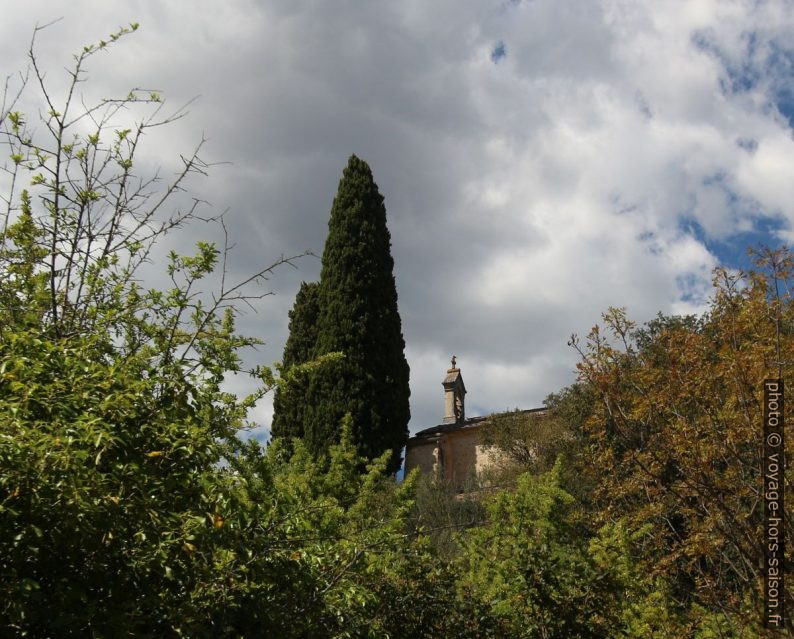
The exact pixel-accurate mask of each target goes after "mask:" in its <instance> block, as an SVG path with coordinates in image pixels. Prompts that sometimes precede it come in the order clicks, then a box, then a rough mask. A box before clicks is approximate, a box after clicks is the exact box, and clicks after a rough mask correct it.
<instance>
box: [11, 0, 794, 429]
mask: <svg viewBox="0 0 794 639" xmlns="http://www.w3.org/2000/svg"><path fill="white" fill-rule="evenodd" d="M59 11H60V12H63V17H64V19H63V20H62V21H61V22H60V23H58V24H56V25H54V26H53V27H51V28H49V29H48V30H46V31H45V32H43V33H41V34H40V51H41V55H42V59H43V61H45V62H46V63H47V64H48V65H49V66H48V68H50V69H51V73H52V79H53V80H57V75H58V73H59V72H60V68H61V67H62V66H63V65H64V64H65V63H66V61H67V60H68V56H69V54H70V53H71V52H72V51H75V50H77V49H78V48H79V47H80V46H81V45H82V44H84V43H85V42H88V41H95V40H98V39H99V38H100V37H102V36H103V35H105V34H106V33H108V32H110V31H112V30H113V29H114V28H115V27H116V26H117V25H118V24H123V23H126V22H130V21H133V20H135V21H139V22H140V23H141V25H142V26H141V29H140V31H139V32H138V33H136V34H135V35H134V36H132V37H130V38H129V39H128V40H127V41H125V42H123V43H120V44H119V45H118V46H117V47H115V48H114V50H112V51H110V52H108V53H107V55H105V54H104V53H103V54H101V55H100V56H96V58H95V59H94V60H92V62H91V64H90V66H89V71H90V72H91V75H92V77H93V83H91V84H86V85H84V90H85V91H86V92H87V93H90V94H91V95H95V96H96V95H103V96H105V95H109V94H112V93H119V94H124V93H126V91H127V90H128V89H129V88H130V87H131V86H143V87H147V88H156V89H159V90H162V91H163V92H164V94H165V95H166V97H167V100H168V103H169V104H171V105H174V106H177V105H179V104H182V103H184V102H186V101H188V100H190V99H191V98H193V97H194V96H200V98H199V99H198V100H197V101H196V102H195V103H193V104H192V105H191V107H190V111H191V113H190V115H189V116H188V117H187V118H185V119H184V120H181V121H180V122H179V123H178V124H176V125H174V126H173V127H171V128H169V129H164V130H162V131H158V132H157V134H153V135H152V136H151V138H150V139H148V140H147V143H148V146H147V149H148V150H147V151H146V152H145V153H144V155H143V156H142V158H141V160H142V163H141V168H142V169H146V168H147V167H149V170H152V169H154V167H156V166H161V167H162V169H163V172H164V175H167V174H168V173H169V172H171V171H173V170H174V169H175V168H176V166H177V164H176V163H175V161H176V160H178V153H180V152H185V151H187V150H189V149H190V148H191V147H192V145H193V144H194V143H195V142H196V141H197V140H198V139H199V138H200V137H201V136H202V134H205V135H206V136H207V137H208V142H207V144H206V146H205V148H204V157H205V159H207V160H208V161H210V162H229V164H221V165H218V166H215V167H214V168H213V169H212V171H211V174H210V177H209V178H208V179H206V180H203V181H198V182H195V183H194V184H193V186H192V192H193V193H195V194H196V195H197V196H198V197H201V198H203V199H206V200H208V201H209V202H210V203H211V204H212V206H213V207H214V208H215V210H216V211H221V210H224V209H225V208H227V207H228V208H229V213H228V215H227V224H228V228H229V231H230V235H231V237H232V239H233V241H234V242H235V244H236V247H235V250H234V252H233V255H232V257H233V262H232V264H231V272H232V276H239V277H243V276H244V274H246V273H249V272H250V271H252V270H254V269H256V268H259V267H262V266H265V265H267V264H269V263H270V262H272V261H273V260H274V259H276V258H277V257H278V256H279V255H282V254H286V255H292V254H296V253H300V252H302V251H304V250H307V249H310V250H314V251H315V252H316V253H317V254H320V253H321V252H322V246H323V242H324V240H325V234H326V230H327V220H328V213H329V210H330V206H331V202H332V200H333V197H334V194H335V190H336V185H337V183H338V180H339V177H340V175H341V171H342V168H343V167H344V165H345V163H346V160H347V157H348V156H349V155H350V154H351V153H356V154H357V155H359V156H360V157H362V158H364V159H365V160H367V161H368V162H369V163H370V165H371V166H372V169H373V172H374V174H375V179H376V181H377V182H378V184H379V186H380V189H381V192H382V193H383V194H384V195H385V198H386V206H387V210H388V215H389V226H390V229H391V233H392V243H393V247H392V251H393V255H394V258H395V265H396V266H395V274H396V279H397V285H398V290H399V296H400V309H401V313H402V317H403V322H404V332H405V336H406V342H407V348H408V351H407V352H408V356H409V361H410V364H411V370H412V374H411V384H412V411H413V416H414V417H413V420H412V428H413V429H418V428H420V427H422V426H424V425H426V424H428V423H429V422H434V421H435V420H437V418H438V417H439V416H440V413H441V408H442V407H441V385H440V382H441V379H442V378H443V375H444V371H445V369H446V366H447V363H448V360H449V357H450V356H451V355H452V354H453V353H455V354H456V355H458V357H459V362H460V364H461V366H462V367H463V373H464V376H465V378H466V384H467V387H468V390H469V395H468V402H469V410H468V412H469V413H470V414H474V413H475V412H488V411H491V410H498V409H502V408H507V407H514V406H535V405H538V404H539V402H540V401H541V400H542V398H543V397H544V396H545V395H546V394H547V393H549V392H551V391H554V390H557V389H558V388H559V387H560V386H562V385H564V384H567V383H570V382H571V381H573V379H574V372H573V369H574V364H575V357H574V353H573V352H572V351H571V349H570V348H568V347H567V346H566V340H567V338H568V337H569V335H570V333H572V332H577V333H585V332H587V330H588V329H589V327H590V326H591V325H592V324H593V323H595V322H597V321H598V319H599V314H600V312H601V311H603V310H605V309H606V308H607V307H608V306H610V305H625V306H628V308H629V313H630V314H631V315H632V316H634V317H636V318H638V319H646V318H649V317H652V316H653V315H654V314H655V313H656V312H657V311H659V310H661V311H663V312H688V311H692V310H697V309H698V308H700V307H701V306H702V304H703V301H704V299H705V297H706V296H707V295H708V293H709V290H710V289H709V286H710V284H709V282H710V279H709V272H710V269H711V268H712V267H713V266H714V264H715V258H714V256H713V254H712V252H711V251H710V249H709V245H708V242H709V240H711V239H715V238H716V239H721V240H724V239H726V238H730V237H733V236H735V235H736V234H737V233H740V232H743V231H747V229H748V228H752V227H753V226H754V225H755V224H756V223H757V222H758V220H764V219H775V220H778V222H780V221H781V220H782V222H781V223H780V224H781V225H782V230H780V231H779V233H780V234H781V236H782V237H784V238H785V237H788V233H789V232H790V231H789V229H790V228H791V220H792V219H794V191H793V190H792V189H794V181H792V180H791V175H792V172H793V171H794V159H792V158H794V153H792V151H794V148H792V147H793V146H794V142H792V136H791V128H790V127H791V125H790V121H789V117H788V116H787V113H788V110H790V107H789V102H790V100H789V98H788V97H787V96H790V95H794V90H792V81H791V77H790V73H789V69H790V60H791V56H790V55H789V54H787V53H786V52H785V51H784V48H782V47H781V44H780V43H784V42H791V41H792V36H794V18H792V11H791V5H790V4H789V3H786V2H783V1H780V2H766V3H754V2H749V1H748V2H738V3H737V2H717V1H709V2H699V3H690V4H688V5H686V6H683V5H665V4H660V3H650V2H648V3H629V4H627V3H621V2H612V1H609V2H603V3H590V4H587V5H583V4H582V3H579V2H576V3H574V2H555V1H553V0H536V1H534V2H524V3H519V2H507V3H505V2H499V1H495V2H493V3H490V4H489V3H480V2H458V1H457V0H447V1H441V2H433V3H427V2H419V1H418V0H414V1H409V2H401V3H390V4H382V3H361V2H333V3H328V2H325V3H323V2H310V1H306V2H295V1H294V0H290V1H284V2H255V1H253V0H232V1H230V2H224V3H215V2H209V1H198V2H182V1H175V2H169V3H144V2H132V3H127V4H125V5H123V6H122V7H118V6H111V3H105V2H100V1H99V0H78V1H75V2H72V3H70V4H69V6H68V9H60V10H59ZM59 15H60V14H59V13H53V8H52V4H51V3H47V2H44V1H43V0H34V1H31V2H27V3H25V5H24V6H21V7H19V8H18V9H17V10H16V11H14V12H13V14H9V15H7V16H6V17H5V19H4V21H3V24H2V25H1V26H0V36H2V38H1V39H0V42H1V43H2V44H0V51H1V52H2V59H3V60H4V65H5V70H6V71H7V72H11V71H13V70H14V69H17V68H20V67H21V66H23V65H24V63H25V60H24V53H25V50H26V47H27V44H28V41H29V33H30V30H31V28H32V26H33V24H34V23H35V22H36V21H39V22H46V21H49V20H51V19H53V18H56V17H58V16H59ZM748 33H752V34H753V35H752V38H750V39H748V38H749V36H748V35H747V34H748ZM775 60H777V61H778V62H775ZM495 61H498V64H494V62H495ZM786 65H788V66H786ZM742 69H745V70H750V71H751V72H752V75H751V76H748V77H751V80H752V81H747V82H744V83H743V84H741V86H738V89H740V90H731V91H726V90H725V82H726V81H730V80H731V78H732V77H739V75H740V71H741V70H742ZM736 70H739V71H736ZM748 73H749V71H748ZM739 141H741V142H739ZM715 176H719V179H716V178H715ZM695 227H697V228H698V229H699V231H698V232H697V233H695V232H694V231H693V230H692V229H693V228H695ZM207 235H210V236H211V237H216V238H217V237H218V234H217V230H213V229H211V228H208V227H204V226H201V225H199V226H197V227H194V228H192V229H190V230H189V231H188V233H187V234H186V235H185V236H183V237H182V238H180V239H179V240H178V241H177V247H178V248H180V249H187V248H189V246H190V245H191V244H192V243H193V242H194V241H195V240H196V239H197V238H199V237H203V236H207ZM773 239H774V238H770V241H772V240H773ZM156 266H157V265H155V267H156ZM297 266H298V269H297V270H294V269H291V268H288V267H287V268H282V269H280V270H279V271H278V272H276V273H275V274H274V276H273V278H272V279H271V280H270V281H269V282H268V283H267V284H266V286H267V288H264V289H262V290H273V291H274V293H275V295H274V296H273V297H269V298H267V299H265V300H264V301H263V302H262V303H261V304H260V305H259V313H257V314H251V313H249V314H247V315H246V316H245V317H244V318H243V320H242V326H243V328H244V329H245V330H247V331H249V332H251V333H254V334H256V335H258V336H260V337H262V338H263V339H264V340H265V341H266V342H267V344H266V346H265V347H263V348H262V349H260V350H259V351H258V352H256V353H253V354H251V355H250V356H249V361H250V362H251V363H254V362H256V361H263V362H265V363H269V362H272V361H274V360H277V359H278V358H279V357H280V354H281V349H282V347H283V343H284V340H285V339H286V326H287V311H288V310H289V308H290V307H291V305H292V300H293V296H294V294H295V292H296V291H297V288H298V285H299V283H300V281H301V280H311V279H316V278H317V277H318V275H319V266H320V265H319V261H318V260H317V259H314V258H304V259H302V260H300V261H299V262H298V264H297ZM152 273H153V274H152V277H153V278H154V279H156V275H155V273H156V268H154V269H153V271H152ZM230 385H231V387H233V388H235V389H240V390H242V389H245V388H246V387H247V386H246V382H245V380H232V381H230ZM269 415H270V406H269V404H268V402H267V401H266V402H263V404H262V406H261V407H260V408H259V409H258V410H257V411H256V414H255V415H254V417H255V419H257V420H258V421H259V422H260V423H261V424H263V425H264V426H267V424H268V423H269Z"/></svg>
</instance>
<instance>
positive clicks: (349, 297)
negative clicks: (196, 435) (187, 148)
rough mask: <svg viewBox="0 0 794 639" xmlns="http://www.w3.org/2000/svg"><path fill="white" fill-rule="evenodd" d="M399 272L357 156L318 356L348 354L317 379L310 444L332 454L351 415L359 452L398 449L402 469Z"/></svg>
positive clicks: (307, 412)
mask: <svg viewBox="0 0 794 639" xmlns="http://www.w3.org/2000/svg"><path fill="white" fill-rule="evenodd" d="M393 270H394V260H393V259H392V256H391V235H390V234H389V229H388V228H387V227H386V207H385V206H384V204H383V196H382V195H381V194H380V192H379V191H378V187H377V185H376V184H375V181H374V180H373V178H372V172H371V171H370V168H369V166H368V165H367V163H366V162H364V161H363V160H360V159H359V158H357V157H356V156H355V155H352V156H350V160H349V161H348V164H347V168H345V170H344V172H343V175H342V179H341V180H340V182H339V189H338V191H337V194H336V198H335V199H334V202H333V206H332V208H331V218H330V221H329V223H328V239H327V240H326V243H325V250H324V251H323V259H322V272H321V276H320V286H319V291H318V304H319V313H318V317H317V340H316V344H315V348H314V351H313V354H314V356H315V357H317V356H320V355H324V354H326V353H330V352H335V351H341V352H343V353H344V359H342V360H341V361H338V362H336V363H333V364H331V365H328V366H324V367H322V368H321V369H320V370H319V371H318V373H317V374H316V375H314V376H312V377H311V380H310V382H309V389H308V393H307V395H306V404H305V405H304V424H305V439H306V442H307V443H308V445H309V447H310V448H311V449H313V450H314V451H315V452H321V451H323V450H325V449H327V447H328V446H329V445H330V444H331V443H332V442H334V441H336V440H337V439H338V435H339V429H340V422H341V419H342V417H343V416H344V415H345V413H348V412H349V413H351V414H352V416H353V430H354V432H353V436H354V439H355V441H356V443H357V445H358V447H359V451H360V452H361V453H362V454H363V455H364V456H366V457H368V458H370V459H371V458H374V457H377V456H379V455H381V454H382V453H383V452H384V451H386V450H391V451H392V457H391V461H390V471H392V472H395V471H396V470H397V469H398V468H399V466H400V451H401V450H402V448H403V446H404V445H405V442H406V440H407V438H408V420H409V419H410V407H409V402H408V400H409V396H410V389H409V386H408V376H409V370H408V362H407V361H406V359H405V353H404V351H405V341H404V339H403V335H402V324H401V321H400V315H399V312H398V310H397V289H396V286H395V282H394V275H393Z"/></svg>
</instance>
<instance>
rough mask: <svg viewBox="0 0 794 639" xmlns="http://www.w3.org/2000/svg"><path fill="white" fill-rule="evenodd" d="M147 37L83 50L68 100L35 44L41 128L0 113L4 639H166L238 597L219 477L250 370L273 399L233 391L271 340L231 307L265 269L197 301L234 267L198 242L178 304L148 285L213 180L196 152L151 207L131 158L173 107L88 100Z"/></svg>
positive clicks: (180, 278) (0, 595)
mask: <svg viewBox="0 0 794 639" xmlns="http://www.w3.org/2000/svg"><path fill="white" fill-rule="evenodd" d="M136 29H137V25H135V24H133V25H131V26H130V27H129V28H123V29H121V30H119V31H117V32H115V33H113V34H111V35H110V37H109V38H108V39H107V40H103V41H100V42H99V43H98V44H96V45H89V46H86V47H84V48H83V50H82V51H81V52H80V53H78V55H76V56H75V63H74V66H73V67H72V68H71V69H70V70H69V72H68V76H67V77H68V80H69V82H70V84H69V85H68V87H67V91H66V94H65V96H66V97H65V98H64V99H63V100H62V101H61V102H57V100H56V94H55V93H54V92H53V91H52V89H51V87H49V86H48V84H47V81H46V78H47V75H46V73H45V72H44V71H43V70H42V69H41V68H40V66H39V61H38V59H37V57H36V53H35V50H34V46H33V44H31V49H30V52H29V53H30V60H31V70H30V74H29V75H28V76H23V77H27V78H28V79H29V80H30V82H29V83H27V82H23V86H22V87H20V95H21V94H22V93H24V92H25V91H36V90H37V91H38V94H39V97H40V99H41V101H42V103H43V107H42V108H41V109H40V112H41V113H42V116H41V118H42V120H43V121H42V122H41V123H39V126H35V125H34V124H32V123H31V122H30V121H29V119H28V118H27V116H26V115H25V114H24V113H21V112H19V111H16V110H14V109H15V103H16V101H15V99H14V98H13V97H9V96H8V95H7V96H6V98H8V99H6V100H3V101H2V104H3V107H2V110H0V144H2V145H3V148H4V149H5V150H6V152H7V153H8V155H7V158H8V159H7V162H6V163H5V165H4V166H3V168H4V169H5V171H6V172H7V174H8V175H9V176H10V180H9V182H7V184H8V186H9V188H8V191H7V192H5V193H4V194H3V200H4V203H5V205H6V206H5V211H4V212H3V213H4V215H3V219H2V224H1V225H0V628H2V632H0V634H3V635H9V636H118V635H119V634H120V633H127V634H130V635H136V636H163V635H173V634H175V633H177V632H179V630H180V628H181V627H182V624H183V618H182V617H180V611H183V610H185V608H186V605H187V602H189V601H190V600H191V599H192V597H194V596H195V593H198V592H204V591H207V590H211V591H212V592H215V593H217V596H216V598H215V600H214V604H215V605H216V606H219V605H220V603H219V602H221V601H223V595H224V592H226V591H224V590H223V588H224V587H226V588H227V591H228V590H229V588H228V586H229V584H228V583H225V584H224V583H223V582H222V581H220V580H222V579H223V576H222V575H223V574H224V573H222V572H219V571H217V570H216V567H217V566H216V564H217V561H216V558H217V557H218V556H221V555H223V556H228V553H226V554H225V555H224V553H222V552H221V549H222V546H219V540H220V539H222V531H223V530H224V520H225V515H224V513H225V511H224V508H225V501H224V491H223V488H224V485H225V481H227V477H226V474H225V471H224V470H223V468H222V467H221V466H220V462H221V461H222V459H223V458H224V457H227V455H228V454H229V451H233V450H234V449H233V447H232V443H233V442H235V440H236V433H237V431H238V430H239V429H240V428H241V427H243V426H245V425H246V422H245V415H246V413H247V410H248V409H250V408H251V406H253V404H254V402H255V401H256V400H257V399H258V398H259V397H261V396H262V394H263V393H264V392H265V391H266V390H267V388H268V387H269V386H271V385H272V379H271V378H270V376H269V375H268V374H267V371H264V370H261V371H255V374H256V375H257V376H259V377H261V378H262V381H263V384H262V385H261V387H260V389H259V390H257V391H256V392H255V393H254V394H252V395H251V396H249V397H246V398H243V399H238V398H237V397H235V396H233V395H230V394H229V393H225V392H223V391H222V390H221V384H222V382H223V381H224V378H225V376H226V375H228V374H230V373H237V372H240V359H239V356H238V351H239V350H240V349H241V348H243V347H246V346H251V345H253V344H256V343H258V340H256V339H253V338H248V337H245V336H241V335H239V334H237V333H236V331H235V327H234V318H235V311H234V304H235V302H238V301H241V300H243V299H247V296H246V295H245V293H244V292H243V291H244V285H245V284H246V283H250V282H252V281H254V280H256V279H257V276H260V275H264V274H265V273H266V272H268V271H270V270H271V268H272V267H268V268H266V269H263V270H262V271H260V272H259V273H258V274H255V275H254V276H253V277H252V278H250V279H248V280H246V281H245V282H241V283H239V284H230V283H229V282H228V281H227V280H226V278H223V279H224V282H223V283H222V284H221V287H220V289H219V290H216V291H215V294H214V296H212V297H210V298H209V299H207V298H203V297H202V296H200V295H198V291H199V287H200V286H201V282H202V280H204V279H205V278H206V277H207V276H208V275H209V274H210V273H211V272H212V271H213V269H214V268H215V267H216V266H217V265H218V264H219V262H220V261H222V260H224V259H225V257H226V253H225V252H224V251H220V250H218V249H217V248H216V247H215V246H214V245H213V244H209V243H206V242H199V243H198V247H197V251H196V254H195V255H192V256H190V255H188V256H184V255H178V254H176V253H174V252H172V253H170V255H169V256H168V260H167V265H166V273H164V275H165V276H166V278H168V279H170V281H171V287H170V288H169V289H167V290H164V291H163V290H157V289H146V288H143V287H142V286H141V285H140V284H139V282H138V280H139V279H140V275H139V272H138V270H139V266H140V265H141V264H142V263H144V262H145V261H147V259H148V258H149V256H150V255H151V251H152V249H153V247H154V245H155V244H156V243H157V242H158V241H161V240H163V238H164V236H165V235H166V234H167V233H168V232H169V231H172V230H175V229H177V228H179V227H180V226H182V225H183V224H185V223H187V222H189V221H190V220H191V219H193V218H195V217H196V214H195V210H196V209H195V206H197V203H193V204H188V207H187V208H186V209H180V208H178V207H175V208H174V210H168V209H167V208H166V207H170V206H171V205H172V204H171V203H172V201H173V199H172V196H173V195H174V194H175V193H178V192H180V191H181V190H182V189H184V188H186V187H187V186H188V184H187V178H188V177H189V176H191V175H194V174H196V173H201V172H203V171H204V170H205V168H206V167H205V165H204V164H203V163H202V161H201V160H200V158H199V155H198V150H196V151H195V152H194V153H192V154H187V155H185V156H183V158H182V160H183V167H182V171H181V172H180V173H178V174H177V175H176V176H175V178H174V179H173V181H171V182H170V183H169V184H167V185H166V186H165V190H164V191H163V192H161V193H157V191H156V189H154V188H153V185H154V184H155V183H156V182H157V180H158V178H157V176H156V175H154V176H152V175H144V174H141V173H139V172H138V170H139V169H138V167H136V164H135V157H136V156H135V154H136V151H137V150H139V146H140V145H141V144H142V143H143V140H144V139H145V138H146V134H147V132H149V131H150V130H151V129H152V128H153V127H157V126H160V125H164V124H168V123H169V122H173V121H174V120H175V119H176V118H178V117H180V115H179V113H180V112H177V114H175V115H172V116H162V115H161V112H162V111H161V110H162V101H161V99H160V97H159V96H157V95H155V94H151V93H148V92H146V93H142V92H136V91H133V92H131V93H129V94H128V95H126V96H122V97H121V98H118V99H108V100H103V101H101V102H99V103H98V104H95V105H86V104H81V103H79V100H78V99H77V91H76V88H77V86H78V83H80V82H83V81H85V80H86V76H85V69H86V65H87V64H88V62H89V60H90V59H91V58H92V56H94V55H95V54H96V53H97V52H98V51H102V50H105V49H106V48H108V47H110V46H111V45H112V44H113V43H115V42H117V41H118V40H119V39H120V38H122V37H123V36H125V35H127V34H128V33H130V32H132V31H135V30H136ZM39 31H40V30H39V29H36V32H35V33H36V34H38V32H39ZM147 106H148V107H149V108H150V109H151V111H149V112H148V114H146V115H144V116H143V118H142V119H141V120H139V121H137V122H135V121H125V120H124V116H125V115H126V114H128V113H133V112H138V113H139V112H140V111H139V109H141V108H146V107H147ZM199 146H200V145H199ZM20 188H21V191H18V190H17V189H20ZM226 516H228V515H226ZM234 550H235V551H236V552H241V549H240V548H235V549H234ZM205 580H206V581H205ZM231 593H232V594H234V595H235V596H238V597H242V594H241V593H240V591H239V590H238V591H234V590H231ZM214 636H217V634H216V635H214Z"/></svg>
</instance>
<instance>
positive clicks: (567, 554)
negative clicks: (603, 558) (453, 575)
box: [460, 462, 620, 639]
mask: <svg viewBox="0 0 794 639" xmlns="http://www.w3.org/2000/svg"><path fill="white" fill-rule="evenodd" d="M560 471H561V463H560V462H558V463H557V464H555V466H554V467H553V468H552V469H551V470H550V471H549V472H547V473H543V474H541V475H531V474H528V473H525V474H523V475H521V476H520V477H519V478H518V481H517V485H516V489H515V491H503V492H501V493H500V494H498V495H497V496H496V497H495V498H494V499H493V500H492V501H491V502H490V503H489V504H488V512H489V521H488V522H487V524H485V525H483V526H481V527H479V528H475V529H473V530H471V531H468V532H467V533H466V534H465V535H464V536H463V538H462V543H463V545H464V552H463V555H462V557H461V559H460V562H461V569H462V578H461V581H460V588H461V589H462V590H463V592H465V593H466V596H468V597H472V598H474V599H477V600H480V601H484V602H488V604H489V607H490V614H491V615H493V616H494V617H495V618H497V619H499V620H500V621H501V623H502V624H503V625H504V626H505V627H506V629H507V632H505V633H504V634H500V635H499V636H506V637H507V636H509V637H526V638H528V639H529V638H535V637H537V638H545V639H551V638H553V637H560V638H563V637H613V636H615V635H616V632H615V630H616V628H617V627H618V625H619V610H620V597H619V588H618V582H617V581H616V580H615V579H614V576H613V575H612V573H611V572H610V569H609V567H608V566H604V565H602V564H599V563H598V562H596V561H595V560H594V558H593V557H592V556H591V554H590V552H589V550H588V541H587V536H586V535H585V534H583V532H582V531H581V530H580V529H579V528H578V527H577V525H576V523H575V520H573V519H572V518H571V516H570V514H571V509H572V507H573V505H574V498H573V497H572V496H571V495H570V494H568V493H567V492H566V491H565V490H563V489H562V487H561V486H560Z"/></svg>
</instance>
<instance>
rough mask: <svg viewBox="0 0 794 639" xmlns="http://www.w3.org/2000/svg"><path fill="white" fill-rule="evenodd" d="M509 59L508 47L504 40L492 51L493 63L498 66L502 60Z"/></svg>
mask: <svg viewBox="0 0 794 639" xmlns="http://www.w3.org/2000/svg"><path fill="white" fill-rule="evenodd" d="M506 57H507V46H506V45H505V43H504V42H502V40H499V42H497V43H496V46H495V47H494V48H493V50H492V51H491V62H493V63H494V64H498V63H499V61H500V60H502V59H504V58H506Z"/></svg>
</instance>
